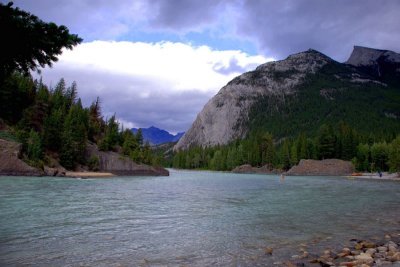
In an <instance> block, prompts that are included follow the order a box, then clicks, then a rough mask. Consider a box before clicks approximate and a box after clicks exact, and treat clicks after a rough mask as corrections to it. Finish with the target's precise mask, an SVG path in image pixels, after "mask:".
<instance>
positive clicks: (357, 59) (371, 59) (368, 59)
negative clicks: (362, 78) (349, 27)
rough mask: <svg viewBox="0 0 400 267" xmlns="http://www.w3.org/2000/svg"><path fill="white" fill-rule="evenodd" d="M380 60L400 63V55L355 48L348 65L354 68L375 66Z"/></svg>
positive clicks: (359, 47) (378, 50) (367, 48)
mask: <svg viewBox="0 0 400 267" xmlns="http://www.w3.org/2000/svg"><path fill="white" fill-rule="evenodd" d="M380 59H384V60H386V61H388V62H400V55H399V54H397V53H395V52H393V51H389V50H380V49H373V48H369V47H362V46H354V49H353V52H352V53H351V55H350V58H349V59H348V60H347V61H346V63H347V64H350V65H354V66H373V65H376V64H377V63H378V62H379V61H380Z"/></svg>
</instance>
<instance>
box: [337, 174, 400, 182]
mask: <svg viewBox="0 0 400 267" xmlns="http://www.w3.org/2000/svg"><path fill="white" fill-rule="evenodd" d="M345 177H346V178H348V179H373V180H393V181H400V175H399V173H388V172H382V176H380V175H379V173H369V172H363V173H354V174H352V175H349V176H345Z"/></svg>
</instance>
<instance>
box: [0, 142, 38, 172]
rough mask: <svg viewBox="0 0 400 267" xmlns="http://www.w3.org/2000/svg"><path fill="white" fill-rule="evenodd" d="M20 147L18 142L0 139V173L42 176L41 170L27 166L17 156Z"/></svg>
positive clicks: (19, 153) (19, 152)
mask: <svg viewBox="0 0 400 267" xmlns="http://www.w3.org/2000/svg"><path fill="white" fill-rule="evenodd" d="M21 149H22V145H21V144H20V143H16V142H13V141H7V140H4V139H0V175H5V176H8V175H10V176H42V175H43V174H44V172H43V171H42V170H40V169H37V168H34V167H32V166H29V165H28V164H27V163H26V162H24V161H22V160H21V159H20V158H19V157H20V155H21Z"/></svg>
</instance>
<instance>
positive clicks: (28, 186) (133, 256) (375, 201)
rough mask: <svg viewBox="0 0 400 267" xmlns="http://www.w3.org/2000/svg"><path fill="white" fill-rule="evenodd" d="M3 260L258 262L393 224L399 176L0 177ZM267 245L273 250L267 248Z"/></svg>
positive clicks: (399, 207)
mask: <svg viewBox="0 0 400 267" xmlns="http://www.w3.org/2000/svg"><path fill="white" fill-rule="evenodd" d="M0 214H1V217H0V266H13V265H14V266H20V265H31V266H61V265H62V266H65V265H70V266H77V265H90V266H121V265H122V266H124V265H128V266H132V265H134V266H158V265H163V266H165V265H172V266H173V265H189V266H210V265H220V266H225V265H229V266H257V265H260V266H263V265H272V263H274V262H278V261H280V260H282V259H285V258H290V256H291V255H293V254H296V253H297V251H298V249H299V248H300V247H301V246H308V247H315V249H317V248H319V247H323V246H334V245H340V244H341V243H343V242H345V241H347V240H349V239H350V238H352V237H364V236H365V237H368V236H374V235H382V234H383V233H386V232H390V231H396V230H398V229H399V221H400V216H399V214H400V183H396V182H388V181H364V180H348V179H345V178H334V177H285V181H284V183H282V182H281V181H280V177H279V176H265V175H243V174H229V173H214V172H188V171H171V176H169V177H124V178H113V179H91V180H78V179H67V178H65V179H64V178H17V177H11V178H10V177H3V178H0ZM266 247H273V248H274V253H273V255H272V256H271V255H269V254H267V253H265V248H266Z"/></svg>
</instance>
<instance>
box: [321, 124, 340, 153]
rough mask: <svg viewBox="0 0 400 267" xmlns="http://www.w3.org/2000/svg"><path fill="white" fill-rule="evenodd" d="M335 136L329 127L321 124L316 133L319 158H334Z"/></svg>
mask: <svg viewBox="0 0 400 267" xmlns="http://www.w3.org/2000/svg"><path fill="white" fill-rule="evenodd" d="M335 147H336V136H335V134H334V132H333V128H332V126H331V125H326V124H323V125H322V126H321V127H320V129H319V132H318V148H319V157H320V158H321V159H329V158H334V157H335Z"/></svg>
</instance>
